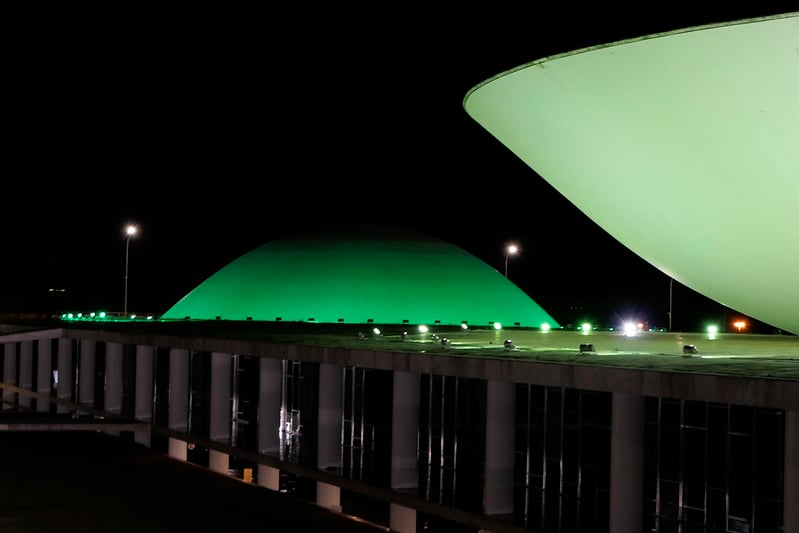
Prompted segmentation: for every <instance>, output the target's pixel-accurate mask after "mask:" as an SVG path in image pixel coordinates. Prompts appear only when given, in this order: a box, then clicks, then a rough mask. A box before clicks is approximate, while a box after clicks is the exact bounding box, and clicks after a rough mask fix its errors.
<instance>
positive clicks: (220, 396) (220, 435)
mask: <svg viewBox="0 0 799 533" xmlns="http://www.w3.org/2000/svg"><path fill="white" fill-rule="evenodd" d="M232 367H233V358H232V357H231V355H230V354H227V353H217V352H214V353H212V354H211V420H210V424H209V433H210V435H209V437H210V438H211V439H212V440H215V441H219V442H224V443H226V444H230V425H231V423H232V410H233V408H232V403H231V400H230V372H231V368H232ZM225 471H226V472H227V467H226V468H225Z"/></svg>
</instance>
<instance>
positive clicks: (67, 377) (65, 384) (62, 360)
mask: <svg viewBox="0 0 799 533" xmlns="http://www.w3.org/2000/svg"><path fill="white" fill-rule="evenodd" d="M56 363H57V365H58V368H57V369H56V371H57V372H58V385H57V386H56V397H57V398H58V399H59V400H64V401H67V402H71V401H72V385H73V383H72V339H58V359H57V361H56ZM69 410H70V408H69V407H68V406H66V405H61V404H59V405H58V408H57V412H58V413H68V412H69Z"/></svg>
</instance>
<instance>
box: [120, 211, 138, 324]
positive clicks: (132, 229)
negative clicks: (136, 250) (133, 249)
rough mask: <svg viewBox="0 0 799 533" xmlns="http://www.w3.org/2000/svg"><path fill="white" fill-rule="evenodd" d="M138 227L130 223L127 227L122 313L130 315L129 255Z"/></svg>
mask: <svg viewBox="0 0 799 533" xmlns="http://www.w3.org/2000/svg"><path fill="white" fill-rule="evenodd" d="M137 229H138V228H136V226H134V225H132V224H130V225H128V227H126V228H125V307H124V310H123V312H122V315H123V316H125V317H127V316H128V257H129V256H130V253H129V250H130V238H131V237H133V236H134V235H135V234H136V231H137Z"/></svg>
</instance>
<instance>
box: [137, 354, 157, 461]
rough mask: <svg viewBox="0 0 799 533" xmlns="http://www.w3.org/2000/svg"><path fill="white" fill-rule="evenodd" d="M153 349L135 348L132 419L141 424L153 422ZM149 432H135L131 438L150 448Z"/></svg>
mask: <svg viewBox="0 0 799 533" xmlns="http://www.w3.org/2000/svg"><path fill="white" fill-rule="evenodd" d="M154 368H155V348H153V347H152V346H141V345H139V346H136V396H135V398H134V407H133V417H134V418H135V419H136V420H141V421H143V422H152V421H153V391H154V390H155V371H154ZM150 436H151V434H150V432H149V431H137V432H136V433H135V434H134V436H133V438H134V440H135V441H136V442H138V443H139V444H142V445H144V446H146V447H148V448H149V447H150Z"/></svg>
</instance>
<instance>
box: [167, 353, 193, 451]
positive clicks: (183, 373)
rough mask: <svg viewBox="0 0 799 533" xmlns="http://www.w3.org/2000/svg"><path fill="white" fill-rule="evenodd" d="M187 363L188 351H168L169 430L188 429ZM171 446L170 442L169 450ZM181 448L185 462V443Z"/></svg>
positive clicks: (188, 359)
mask: <svg viewBox="0 0 799 533" xmlns="http://www.w3.org/2000/svg"><path fill="white" fill-rule="evenodd" d="M189 361H190V358H189V351H188V350H179V349H172V350H170V351H169V415H168V420H167V423H168V425H169V429H182V430H186V429H188V427H189ZM181 442H182V441H181ZM171 446H172V443H171V442H170V450H171ZM183 448H184V449H183V455H184V459H183V460H184V461H185V455H186V449H185V448H186V443H185V442H184V443H183ZM171 454H172V452H171V451H170V456H171Z"/></svg>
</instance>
